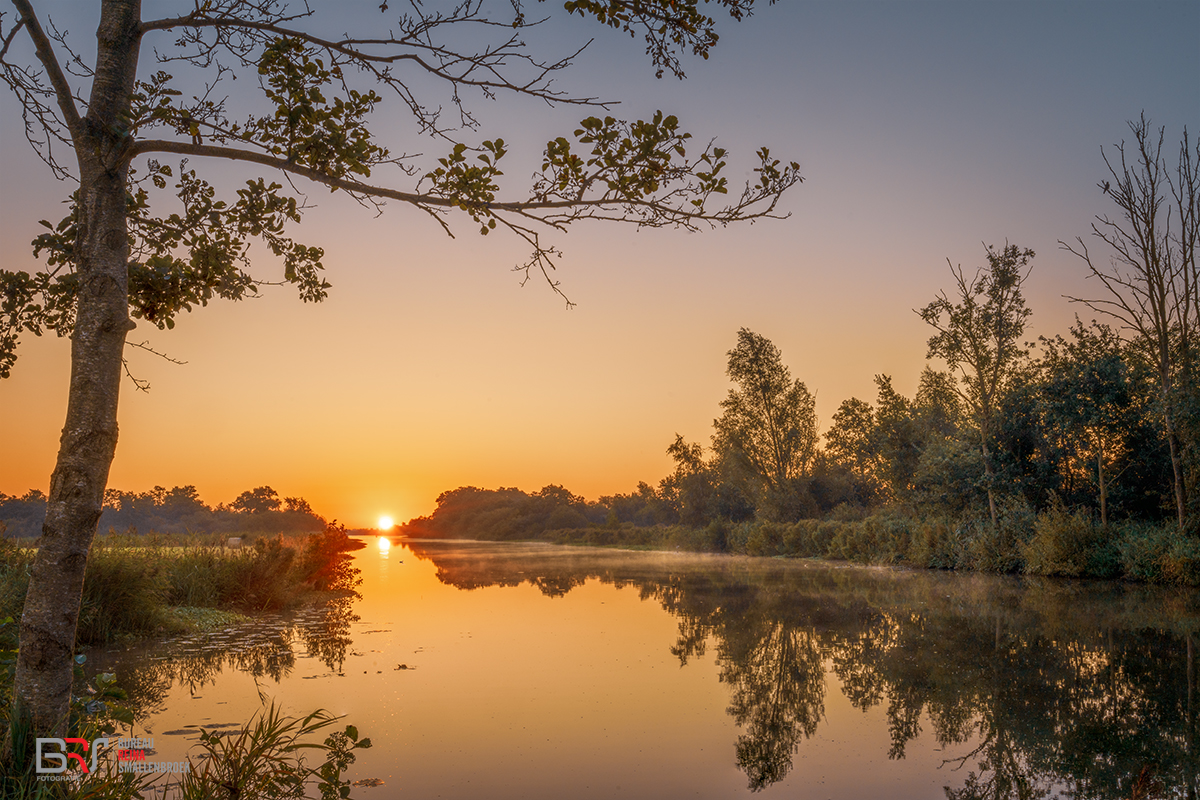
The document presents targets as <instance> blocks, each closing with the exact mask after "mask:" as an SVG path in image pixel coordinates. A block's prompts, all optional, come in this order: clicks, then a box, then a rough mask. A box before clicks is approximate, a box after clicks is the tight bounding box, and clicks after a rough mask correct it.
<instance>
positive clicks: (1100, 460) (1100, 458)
mask: <svg viewBox="0 0 1200 800" xmlns="http://www.w3.org/2000/svg"><path fill="white" fill-rule="evenodd" d="M1096 480H1097V481H1098V482H1099V483H1100V527H1102V528H1107V527H1108V485H1107V484H1106V483H1105V482H1104V440H1103V439H1102V438H1101V437H1100V435H1099V434H1096Z"/></svg>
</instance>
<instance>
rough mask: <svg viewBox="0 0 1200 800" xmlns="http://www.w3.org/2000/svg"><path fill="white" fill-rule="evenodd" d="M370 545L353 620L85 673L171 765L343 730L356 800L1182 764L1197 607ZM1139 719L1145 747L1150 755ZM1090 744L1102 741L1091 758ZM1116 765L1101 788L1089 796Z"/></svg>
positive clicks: (693, 789)
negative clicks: (292, 719) (369, 784)
mask: <svg viewBox="0 0 1200 800" xmlns="http://www.w3.org/2000/svg"><path fill="white" fill-rule="evenodd" d="M385 542H388V539H387V537H379V544H378V550H377V552H378V553H379V555H374V554H372V553H371V551H370V550H360V551H358V552H357V553H356V554H355V555H356V564H357V565H358V566H359V567H360V568H361V569H362V572H363V585H362V586H361V587H360V590H361V591H362V594H363V597H362V599H361V600H358V601H355V602H354V603H353V604H350V603H348V602H343V603H339V604H337V605H335V606H333V607H331V608H330V609H308V610H306V611H304V612H301V613H299V614H296V615H291V616H278V617H271V618H267V619H263V620H259V621H257V622H256V623H254V624H252V625H247V626H239V627H237V628H231V629H227V630H225V631H217V632H214V633H211V634H207V635H204V636H193V637H187V638H184V639H179V640H176V641H174V642H171V643H167V644H163V645H158V646H155V647H152V648H142V649H135V650H131V651H129V652H127V653H125V654H114V653H109V654H99V655H98V656H97V657H95V663H94V664H93V666H94V667H95V668H98V669H99V668H102V669H105V670H115V671H116V672H117V674H118V676H119V677H120V679H121V681H122V683H123V684H124V685H126V686H127V687H128V688H129V689H130V691H131V694H133V695H134V697H135V698H138V702H139V703H140V704H141V706H140V710H141V712H142V714H143V719H144V722H143V724H144V725H145V728H146V732H147V734H149V735H153V733H154V732H155V731H158V732H160V733H159V736H160V737H161V738H160V739H159V740H158V741H157V742H156V746H157V749H158V751H159V752H160V753H162V755H161V756H159V757H160V758H164V759H176V758H178V757H181V756H182V755H183V752H184V750H185V749H186V747H187V746H188V744H189V743H190V742H191V741H193V740H194V738H195V735H197V731H198V726H203V727H206V728H207V727H212V726H227V725H230V724H234V723H238V722H241V721H244V720H245V719H247V718H248V717H249V716H250V715H251V714H252V713H253V712H254V710H255V709H257V708H258V707H259V703H260V696H262V697H268V698H274V699H276V700H277V701H278V702H280V703H281V704H283V705H284V706H285V708H286V709H287V710H288V711H290V712H292V713H307V712H308V711H311V710H313V709H315V708H318V707H324V708H327V709H329V710H331V711H333V712H335V713H338V714H345V715H346V717H347V721H348V722H351V723H353V724H355V725H356V726H357V727H358V728H359V730H360V731H361V732H362V733H363V735H366V736H370V737H371V739H372V741H373V742H374V744H375V747H374V748H373V749H371V750H368V751H365V752H363V753H362V754H361V755H360V757H359V760H358V763H357V764H356V765H355V766H354V768H353V772H352V775H353V777H356V778H378V779H382V780H383V781H384V782H385V786H386V787H389V788H378V789H372V790H369V791H370V792H373V794H370V795H368V794H367V791H368V790H360V791H362V792H363V795H364V796H365V797H368V798H369V797H381V798H382V797H391V796H395V793H396V792H400V791H403V792H404V793H405V794H406V795H408V796H440V797H450V798H456V797H462V798H466V797H472V798H474V797H479V796H487V797H489V798H501V797H514V798H515V797H528V798H542V797H545V798H551V797H553V798H558V797H562V796H567V795H569V796H571V797H581V796H582V797H596V798H601V797H611V796H614V795H622V794H623V795H626V796H632V797H684V796H687V797H730V796H739V795H747V794H749V793H750V792H751V790H761V791H764V792H765V793H767V794H780V795H787V796H791V795H792V794H794V793H796V792H797V791H802V792H803V793H804V794H805V796H810V795H811V796H813V797H837V798H874V797H884V796H886V797H894V798H928V797H938V796H945V794H946V793H945V791H944V790H943V788H942V787H943V786H946V785H949V786H951V787H957V788H954V789H953V791H955V792H960V793H961V794H958V795H956V796H962V797H974V796H977V795H978V794H979V793H980V792H982V791H983V789H984V788H985V787H991V788H993V789H994V788H997V787H998V786H999V785H1000V784H1001V783H1002V782H1004V781H1009V780H1013V779H1016V778H1020V779H1021V780H1024V781H1026V782H1027V783H1028V784H1029V785H1032V786H1035V787H1041V788H1044V789H1047V790H1048V791H1050V792H1051V793H1052V794H1051V796H1053V793H1054V792H1055V791H1056V790H1057V789H1058V788H1059V787H1061V786H1062V785H1064V784H1065V783H1068V782H1070V781H1071V780H1074V779H1076V778H1078V779H1086V780H1087V781H1088V782H1089V785H1091V786H1094V787H1097V788H1096V790H1095V792H1096V794H1095V796H1097V797H1113V798H1116V797H1119V796H1123V795H1121V794H1120V793H1121V792H1122V791H1124V789H1123V788H1122V787H1125V786H1126V784H1127V780H1126V778H1127V777H1128V775H1130V774H1132V772H1135V771H1136V770H1137V769H1138V768H1139V767H1140V765H1141V764H1140V762H1139V759H1144V758H1152V759H1154V760H1153V763H1156V764H1160V765H1161V764H1164V763H1168V762H1166V761H1165V760H1164V758H1163V755H1164V754H1167V755H1171V754H1174V755H1175V756H1178V757H1179V758H1181V759H1186V758H1187V757H1188V756H1187V753H1186V749H1184V750H1181V749H1180V748H1181V747H1183V746H1184V744H1185V742H1186V740H1187V737H1185V736H1184V735H1183V733H1184V732H1183V731H1182V727H1181V726H1182V725H1183V724H1184V723H1185V721H1186V718H1188V714H1187V712H1186V698H1187V697H1188V696H1189V695H1188V692H1187V685H1186V677H1187V675H1188V671H1187V669H1186V665H1185V659H1184V657H1183V654H1184V653H1186V652H1187V648H1186V647H1185V646H1184V642H1185V640H1186V637H1187V636H1188V635H1189V632H1190V635H1191V636H1192V637H1194V636H1195V631H1196V629H1197V624H1196V622H1197V619H1198V618H1200V614H1197V609H1196V600H1195V598H1194V597H1192V598H1191V599H1188V598H1187V597H1186V596H1184V597H1181V596H1180V595H1178V594H1177V593H1176V594H1173V593H1171V592H1169V591H1165V590H1156V589H1148V588H1146V587H1119V586H1112V585H1102V584H1090V585H1089V584H1067V583H1055V582H1051V581H1018V580H1015V579H1003V578H993V577H987V576H971V575H967V576H963V575H950V574H944V573H915V572H906V571H892V570H882V569H864V568H857V567H847V566H844V565H843V566H838V565H813V564H809V563H803V562H794V561H793V562H780V561H776V560H755V559H745V558H732V557H720V556H698V555H687V554H677V553H640V552H638V553H635V552H628V551H612V550H595V549H584V548H561V547H554V546H550V545H496V544H484V543H403V542H402V543H400V544H399V547H398V548H397V547H396V546H394V545H391V543H390V542H388V545H390V546H385V544H384V543H385ZM392 549H397V555H404V556H405V557H404V558H402V559H401V558H395V557H391V556H389V552H390V550H392ZM1181 637H1182V638H1181ZM89 663H92V662H89ZM1192 680H1193V681H1194V677H1193V678H1192ZM1062 687H1070V688H1069V690H1064V689H1062ZM1117 696H1119V697H1123V698H1126V699H1125V700H1123V701H1122V702H1120V703H1116V704H1114V703H1109V702H1107V701H1106V700H1105V698H1106V697H1117ZM1192 696H1194V692H1193V695H1192ZM1132 698H1136V702H1135V701H1134V700H1133V699H1132ZM1151 713H1152V714H1154V715H1155V717H1154V718H1155V720H1156V721H1157V722H1158V723H1161V724H1157V725H1156V727H1155V728H1154V729H1147V727H1146V725H1145V724H1144V723H1145V718H1146V717H1145V715H1147V714H1151ZM1113 714H1117V715H1120V714H1124V715H1125V717H1123V718H1120V719H1114V718H1112V715H1113ZM1089 715H1090V716H1089ZM1097 715H1099V716H1097ZM1105 715H1108V716H1107V717H1106V716H1105ZM1138 715H1142V716H1138ZM1190 718H1191V719H1193V720H1194V708H1193V709H1192V712H1191V717H1190ZM1098 724H1099V725H1101V728H1102V729H1105V728H1104V726H1107V730H1109V731H1112V732H1111V733H1110V734H1107V735H1108V737H1109V738H1108V739H1105V738H1104V737H1099V738H1098V739H1096V741H1094V742H1092V741H1091V740H1088V739H1087V738H1086V737H1084V738H1082V739H1081V738H1080V736H1081V735H1082V734H1081V733H1080V731H1083V730H1088V729H1089V728H1090V727H1095V726H1097V725H1098ZM1139 725H1140V727H1139ZM1122 731H1125V733H1121V732H1122ZM184 732H188V733H184ZM1072 732H1074V733H1072ZM1066 734H1071V736H1072V737H1073V738H1068V739H1063V738H1062V737H1063V736H1064V735H1066ZM1122 736H1124V738H1121V737H1122ZM1056 737H1057V738H1056ZM1094 738H1095V737H1094ZM1192 741H1194V737H1193V738H1192ZM1087 747H1092V748H1093V750H1094V751H1087ZM1081 748H1082V750H1083V752H1079V751H1080V750H1081ZM1114 754H1115V755H1114ZM1193 758H1194V757H1193ZM1104 759H1107V762H1105V763H1109V764H1110V766H1109V767H1108V773H1111V774H1107V773H1105V774H1101V773H1100V772H1097V771H1096V768H1095V766H1094V765H1095V764H1097V763H1101V762H1103V761H1104ZM1122 759H1123V760H1122ZM1181 763H1182V762H1181ZM990 764H999V765H1001V766H1000V767H999V768H997V767H994V766H989V765H990ZM981 765H982V766H981ZM1005 765H1008V766H1005ZM1089 765H1091V766H1089ZM1075 768H1078V769H1083V770H1085V771H1086V770H1089V769H1090V770H1092V771H1091V772H1090V773H1087V774H1080V773H1079V772H1075V773H1072V772H1070V770H1071V769H1075ZM1193 769H1194V767H1193ZM1004 770H1008V771H1009V772H1013V771H1014V770H1016V771H1017V772H1019V773H1020V774H1008V773H1006V772H1004ZM1122 773H1123V775H1122ZM1193 774H1194V773H1193ZM1166 777H1167V778H1168V779H1169V778H1171V775H1166ZM1122 780H1125V784H1123V783H1122ZM1176 780H1184V781H1186V780H1187V778H1186V777H1184V776H1183V774H1182V773H1179V777H1178V778H1177V779H1176ZM1106 787H1108V789H1111V791H1108V790H1107V789H1106ZM1126 788H1127V787H1126ZM989 791H990V790H989ZM357 794H358V791H356V796H357ZM1125 794H1126V795H1127V792H1126V793H1125Z"/></svg>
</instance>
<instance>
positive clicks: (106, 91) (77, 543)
mask: <svg viewBox="0 0 1200 800" xmlns="http://www.w3.org/2000/svg"><path fill="white" fill-rule="evenodd" d="M140 11H141V9H140V2H139V0H105V2H104V3H103V7H102V11H101V18H100V25H99V28H98V30H97V33H96V38H97V44H98V52H97V60H96V63H97V69H96V76H95V79H94V81H93V84H92V94H91V99H90V101H89V105H88V115H87V118H86V121H85V124H84V126H83V128H82V129H81V130H79V131H77V132H73V133H75V138H76V141H75V142H74V143H73V144H74V148H75V152H76V154H77V156H78V159H79V170H80V190H79V198H78V211H77V213H78V223H79V232H78V236H77V239H76V245H75V246H76V265H75V266H76V270H77V274H78V276H79V300H78V304H77V307H76V320H75V329H74V332H73V333H72V335H71V385H70V393H69V396H68V402H67V418H66V423H65V424H64V426H63V432H62V437H61V439H60V445H59V451H58V461H57V463H56V465H55V467H54V472H53V474H52V475H51V476H50V495H49V502H48V504H47V507H46V521H45V523H44V524H43V526H42V535H41V538H40V539H39V540H38V552H37V556H36V558H35V559H34V563H33V570H32V574H31V576H30V581H29V594H28V595H27V597H26V600H25V611H24V614H23V615H22V617H21V630H20V651H19V654H18V656H17V669H16V678H15V684H14V705H15V710H16V712H17V716H18V717H19V718H20V719H21V720H22V721H23V722H25V723H29V724H31V725H32V729H33V731H34V734H33V735H34V736H62V735H63V733H64V731H65V729H66V723H67V715H68V711H69V706H70V698H71V680H72V660H71V659H72V654H73V652H74V649H75V632H76V626H77V623H78V621H79V608H80V601H81V599H82V595H83V578H84V572H85V570H86V567H87V557H88V550H89V548H90V547H91V544H92V538H93V537H94V536H95V533H96V524H97V522H98V521H99V519H100V511H101V506H102V503H103V499H104V489H105V487H106V486H107V484H108V472H109V468H110V466H111V465H112V461H113V456H114V455H115V453H116V446H117V397H118V392H119V389H120V385H121V371H122V354H123V349H124V346H125V335H126V334H127V333H128V331H129V330H130V328H132V327H133V324H132V323H131V321H130V319H129V296H128V258H129V241H128V228H127V220H126V213H127V212H126V205H125V198H126V191H127V189H126V187H127V177H128V159H127V158H126V157H125V156H124V155H123V151H124V150H126V148H127V145H128V138H129V134H128V132H127V131H126V130H125V125H126V124H127V123H125V122H124V119H126V118H127V114H128V109H129V97H130V94H131V92H132V90H133V85H134V76H135V74H136V72H135V71H136V68H137V57H138V44H139V38H140V32H139V30H138V23H139V20H140Z"/></svg>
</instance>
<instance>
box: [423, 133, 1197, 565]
mask: <svg viewBox="0 0 1200 800" xmlns="http://www.w3.org/2000/svg"><path fill="white" fill-rule="evenodd" d="M1129 127H1130V132H1131V134H1132V136H1133V142H1132V143H1131V145H1130V146H1129V147H1128V148H1127V147H1126V143H1125V142H1122V143H1121V144H1119V145H1116V147H1115V150H1116V155H1115V156H1110V154H1109V153H1104V163H1105V166H1106V167H1107V168H1108V176H1107V178H1106V179H1105V180H1102V181H1101V182H1100V183H1099V184H1098V187H1099V188H1100V189H1101V191H1102V192H1103V193H1104V195H1105V196H1106V197H1107V198H1108V199H1109V200H1110V201H1111V202H1112V203H1113V204H1114V205H1115V206H1116V208H1117V210H1118V213H1117V215H1116V216H1115V217H1110V216H1107V215H1099V216H1097V217H1096V220H1095V222H1094V223H1093V225H1092V231H1091V233H1092V236H1091V237H1090V239H1089V241H1090V242H1091V244H1092V247H1091V249H1089V246H1088V244H1087V243H1085V242H1084V240H1083V239H1076V240H1075V241H1074V243H1070V244H1068V243H1060V244H1061V246H1062V247H1063V249H1064V250H1066V251H1068V252H1070V253H1072V254H1074V255H1076V256H1078V257H1079V259H1080V262H1081V263H1082V264H1083V265H1084V267H1085V270H1086V272H1087V273H1088V277H1091V278H1095V279H1096V280H1095V281H1094V283H1093V285H1095V286H1096V287H1097V288H1098V289H1099V290H1100V292H1101V295H1100V296H1099V297H1096V298H1091V299H1089V298H1071V299H1072V300H1075V301H1077V302H1079V303H1081V304H1082V305H1084V306H1086V307H1087V308H1089V309H1091V310H1092V311H1094V312H1096V313H1097V314H1098V315H1100V316H1102V317H1104V318H1105V319H1106V320H1108V321H1111V322H1112V323H1114V324H1115V325H1116V326H1117V327H1115V328H1114V327H1111V326H1109V325H1108V324H1105V323H1103V322H1097V321H1095V320H1093V321H1091V322H1090V324H1085V323H1084V322H1082V321H1080V320H1079V318H1078V317H1076V322H1075V325H1074V326H1073V327H1072V328H1071V330H1070V331H1069V334H1068V336H1067V337H1063V336H1061V335H1059V336H1055V337H1053V338H1046V337H1041V338H1040V339H1039V341H1038V342H1037V343H1036V344H1035V343H1028V342H1024V341H1023V340H1022V339H1023V336H1024V334H1025V329H1026V325H1027V322H1028V320H1029V317H1030V316H1031V315H1032V313H1033V312H1032V310H1031V309H1029V308H1028V307H1027V306H1026V304H1025V298H1024V295H1023V293H1022V286H1023V285H1024V283H1025V281H1026V280H1027V279H1028V277H1029V275H1030V271H1031V269H1032V267H1031V263H1032V261H1033V258H1034V255H1035V254H1034V252H1033V251H1032V250H1029V249H1023V248H1020V247H1017V246H1016V245H1013V244H1010V243H1007V242H1006V243H1005V245H1004V247H1002V248H1001V247H991V246H986V252H985V256H986V261H985V263H984V264H982V265H981V266H980V267H979V269H977V270H976V271H975V272H974V274H971V273H969V272H964V270H963V268H962V267H961V266H958V267H955V266H954V265H953V264H951V265H950V272H951V277H952V282H951V285H952V289H951V290H949V291H945V290H943V291H941V292H939V293H937V294H936V295H935V296H934V298H933V300H932V301H931V302H930V303H929V304H927V305H926V306H925V307H924V308H921V309H919V310H917V314H918V315H919V316H920V317H921V319H922V321H924V322H925V323H927V324H928V325H929V326H930V328H931V330H932V332H933V333H932V335H931V337H930V338H929V340H928V349H927V351H926V357H927V358H928V359H932V360H934V361H935V363H940V364H941V365H943V366H944V369H941V370H937V369H933V368H931V367H929V366H927V367H926V368H925V369H924V371H923V372H922V373H921V375H920V378H919V380H918V382H917V391H916V394H915V396H913V397H911V398H910V397H905V396H904V395H902V394H900V392H898V391H897V390H896V389H895V388H894V386H893V385H892V378H891V376H889V375H883V374H880V375H876V376H875V385H876V387H877V389H878V395H877V398H876V402H875V404H874V405H872V404H871V403H869V402H867V401H864V400H861V399H859V398H856V397H852V398H850V399H848V400H846V401H845V402H843V403H842V404H841V405H840V406H839V407H838V409H837V411H836V412H835V413H834V415H833V422H832V425H831V426H830V427H829V429H828V430H827V431H825V433H824V437H823V438H824V445H823V446H822V442H821V439H822V437H821V435H819V434H818V428H817V415H816V398H815V397H814V395H813V394H812V393H810V392H809V390H808V387H807V386H806V385H805V384H804V383H803V382H802V381H800V380H798V379H793V378H792V375H791V372H790V370H789V369H788V367H787V366H786V365H785V364H784V362H783V356H782V353H781V352H780V350H779V348H778V347H776V346H775V345H774V344H773V343H772V342H771V341H770V340H768V339H767V338H766V337H764V336H761V335H759V334H757V333H755V332H753V331H751V330H748V329H746V328H742V329H741V330H740V331H738V334H737V344H736V346H735V347H734V349H733V350H730V351H729V353H728V356H729V360H728V366H727V370H726V372H727V374H728V376H729V378H730V380H731V381H732V382H733V385H734V386H733V388H732V389H730V390H729V394H728V396H727V397H726V398H725V399H724V400H723V401H721V404H720V405H721V414H720V416H719V417H717V418H716V419H714V420H713V433H712V439H711V442H712V444H711V447H710V448H708V449H707V452H706V449H705V448H704V447H703V446H702V445H700V444H699V443H695V442H688V441H686V440H685V439H684V438H683V437H682V436H680V435H678V434H676V437H675V441H674V442H672V443H671V445H670V446H669V447H668V448H667V453H668V454H669V455H670V456H671V457H672V458H673V459H674V461H675V471H674V472H673V473H672V474H671V475H668V476H667V477H665V478H663V479H662V480H661V481H660V482H659V483H658V485H657V486H651V485H649V484H647V483H644V482H643V483H640V484H639V485H638V487H637V489H636V491H634V492H631V493H629V494H623V495H622V494H618V495H613V496H611V497H602V498H600V499H599V501H597V502H591V503H589V502H586V501H584V500H583V499H582V498H580V497H576V496H575V495H573V494H571V493H570V492H569V491H567V490H566V489H564V488H563V487H561V486H547V487H545V488H543V489H542V490H541V491H539V492H535V493H534V494H526V493H524V492H521V491H518V490H517V489H503V488H502V489H499V490H496V491H487V490H481V489H477V488H474V487H463V488H459V489H456V490H454V491H450V492H446V493H444V494H443V495H442V496H441V497H439V498H438V505H437V509H436V510H435V511H434V512H433V514H432V515H430V516H429V517H422V518H418V519H415V520H412V521H411V522H409V523H408V524H407V525H406V526H405V527H404V529H403V532H404V533H406V534H408V535H409V536H414V537H435V538H437V537H459V538H474V539H496V540H513V539H543V540H549V541H554V542H571V543H588V544H614V545H623V546H631V545H632V546H646V547H673V548H681V549H688V550H712V551H718V552H731V553H745V554H748V555H762V556H818V557H826V558H838V559H848V560H851V561H858V562H865V563H880V564H904V565H911V566H916V567H928V568H935V569H965V570H979V571H986V572H1024V573H1029V574H1035V575H1060V576H1071V577H1093V578H1124V579H1127V580H1134V581H1148V582H1162V583H1173V584H1182V585H1191V586H1195V585H1200V370H1198V369H1197V367H1196V364H1195V353H1197V352H1200V263H1198V262H1197V259H1196V250H1197V241H1198V239H1200V142H1193V141H1192V140H1190V139H1189V137H1188V133H1187V130H1186V129H1185V130H1184V131H1183V135H1182V137H1181V140H1180V147H1179V150H1178V163H1177V166H1174V167H1173V166H1172V165H1170V164H1169V163H1168V158H1167V155H1166V154H1165V153H1164V150H1163V142H1164V138H1165V131H1164V129H1162V128H1159V129H1157V130H1155V129H1154V128H1153V127H1152V126H1151V125H1150V124H1149V123H1148V122H1147V120H1146V118H1145V115H1143V116H1142V117H1141V118H1140V119H1139V120H1136V121H1133V122H1131V123H1130V125H1129Z"/></svg>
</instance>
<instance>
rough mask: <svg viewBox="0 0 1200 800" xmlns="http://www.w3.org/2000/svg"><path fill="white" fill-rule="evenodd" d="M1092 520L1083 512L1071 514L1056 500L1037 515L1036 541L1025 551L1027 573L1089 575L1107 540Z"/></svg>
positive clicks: (1078, 511)
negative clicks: (1097, 552) (1090, 568)
mask: <svg viewBox="0 0 1200 800" xmlns="http://www.w3.org/2000/svg"><path fill="white" fill-rule="evenodd" d="M1105 538H1106V537H1105V535H1104V531H1102V530H1101V529H1099V528H1097V527H1096V525H1095V523H1094V522H1093V521H1092V516H1091V514H1089V513H1088V512H1087V511H1084V510H1083V509H1080V510H1077V511H1074V512H1072V511H1070V510H1068V509H1067V507H1066V506H1065V505H1064V504H1063V502H1062V500H1060V499H1059V498H1058V497H1054V498H1053V499H1052V500H1051V503H1050V507H1049V508H1047V509H1046V510H1045V511H1043V512H1042V513H1040V514H1038V515H1037V519H1035V520H1034V523H1033V537H1032V538H1031V539H1030V540H1029V541H1028V542H1026V543H1025V545H1024V546H1023V547H1022V549H1021V553H1022V556H1023V557H1024V559H1025V572H1026V573H1028V574H1030V575H1065V576H1068V577H1077V576H1079V575H1087V574H1089V569H1088V567H1089V565H1090V563H1091V561H1092V559H1093V556H1094V554H1095V552H1096V550H1097V549H1098V548H1099V546H1100V544H1101V542H1102V541H1103V540H1104V539H1105Z"/></svg>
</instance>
